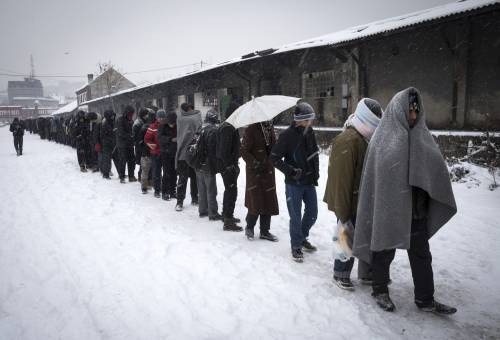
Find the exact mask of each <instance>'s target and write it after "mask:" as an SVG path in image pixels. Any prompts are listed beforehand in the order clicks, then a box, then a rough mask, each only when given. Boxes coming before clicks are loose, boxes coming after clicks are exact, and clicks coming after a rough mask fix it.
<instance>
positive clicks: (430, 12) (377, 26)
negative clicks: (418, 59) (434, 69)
mask: <svg viewBox="0 0 500 340" xmlns="http://www.w3.org/2000/svg"><path fill="white" fill-rule="evenodd" d="M495 4H500V0H459V1H456V2H453V3H449V4H445V5H442V6H437V7H433V8H429V9H425V10H422V11H418V12H413V13H408V14H405V15H400V16H397V17H392V18H389V19H384V20H380V21H374V22H372V23H369V24H365V25H359V26H355V27H351V28H348V29H344V30H341V31H337V32H334V33H329V34H325V35H322V36H319V37H316V38H312V39H307V40H302V41H299V42H295V43H291V44H287V45H283V46H281V47H279V48H276V49H269V50H265V51H260V52H259V51H257V52H253V53H249V54H247V55H245V56H243V57H238V58H235V59H232V60H229V61H225V62H222V63H218V64H214V65H210V66H208V67H206V68H203V69H201V70H198V71H195V72H189V73H186V74H183V75H179V76H175V77H172V78H169V79H166V80H162V81H158V82H156V83H151V84H145V85H141V86H136V87H132V88H129V89H126V90H122V91H118V92H116V93H113V94H112V95H111V96H117V95H120V94H124V93H128V92H133V91H137V90H140V89H143V88H146V87H150V86H154V85H158V84H162V83H166V82H169V81H172V80H175V79H180V78H183V77H186V76H190V75H194V74H197V73H202V72H206V71H209V70H212V69H216V68H219V67H223V66H227V65H231V64H234V63H238V62H242V61H247V60H252V59H255V58H260V57H263V56H267V55H274V54H279V53H284V52H290V51H294V50H301V49H307V48H313V47H320V46H328V45H331V46H334V45H339V44H342V43H347V42H351V41H355V40H359V39H364V38H367V37H370V36H375V35H378V34H383V33H386V32H391V31H396V30H399V29H402V28H405V27H409V26H414V25H418V24H422V23H425V22H430V21H433V20H437V19H441V18H445V17H448V16H451V15H456V14H460V13H465V12H469V11H473V10H478V9H481V8H484V7H487V6H492V5H495ZM263 52H265V53H263ZM107 97H109V96H103V97H99V98H95V99H92V100H89V101H86V102H84V103H83V104H89V103H93V102H96V101H99V100H101V99H103V98H107Z"/></svg>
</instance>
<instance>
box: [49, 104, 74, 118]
mask: <svg viewBox="0 0 500 340" xmlns="http://www.w3.org/2000/svg"><path fill="white" fill-rule="evenodd" d="M77 107H78V101H76V100H74V101H72V102H71V103H69V104H66V105H64V106H63V107H61V108H59V109H57V110H56V111H54V112H52V115H53V116H54V115H59V114H63V113H68V112H72V111H74V110H76V108H77Z"/></svg>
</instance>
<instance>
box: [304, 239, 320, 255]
mask: <svg viewBox="0 0 500 340" xmlns="http://www.w3.org/2000/svg"><path fill="white" fill-rule="evenodd" d="M302 248H304V251H307V252H308V253H313V252H315V251H316V250H318V248H316V247H315V246H313V245H312V244H311V243H310V242H309V241H308V240H307V239H305V240H304V241H303V242H302Z"/></svg>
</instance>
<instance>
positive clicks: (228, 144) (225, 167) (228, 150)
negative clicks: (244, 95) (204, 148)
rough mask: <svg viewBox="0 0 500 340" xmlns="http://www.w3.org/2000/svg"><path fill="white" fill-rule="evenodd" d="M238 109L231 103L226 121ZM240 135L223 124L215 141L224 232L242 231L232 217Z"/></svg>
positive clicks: (236, 187)
mask: <svg viewBox="0 0 500 340" xmlns="http://www.w3.org/2000/svg"><path fill="white" fill-rule="evenodd" d="M238 107H239V104H238V103H237V102H234V101H233V102H231V104H230V105H229V107H228V109H227V110H226V119H227V118H229V117H230V116H231V115H232V114H233V112H234V111H236V109H237V108H238ZM240 144H241V143H240V134H239V132H238V130H237V129H235V128H234V127H233V126H232V125H231V124H229V123H227V122H223V123H222V124H221V125H220V127H219V132H218V141H217V159H218V162H219V171H220V174H221V176H222V181H223V182H224V198H223V201H222V216H223V222H224V226H223V229H224V230H226V231H242V230H243V228H242V227H240V226H239V225H237V223H238V222H240V219H239V218H235V217H234V207H235V205H236V199H237V198H238V184H237V183H238V175H239V174H240V167H239V165H238V159H239V158H240Z"/></svg>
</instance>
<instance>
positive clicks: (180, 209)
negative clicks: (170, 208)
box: [175, 202, 184, 211]
mask: <svg viewBox="0 0 500 340" xmlns="http://www.w3.org/2000/svg"><path fill="white" fill-rule="evenodd" d="M182 209H184V207H183V206H182V202H177V205H176V206H175V211H182Z"/></svg>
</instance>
